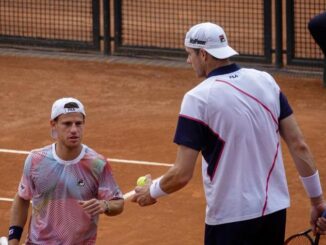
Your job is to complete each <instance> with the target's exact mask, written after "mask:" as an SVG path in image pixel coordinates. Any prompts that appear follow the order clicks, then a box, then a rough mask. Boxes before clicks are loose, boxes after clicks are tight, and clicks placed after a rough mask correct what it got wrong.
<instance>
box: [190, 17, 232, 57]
mask: <svg viewBox="0 0 326 245" xmlns="http://www.w3.org/2000/svg"><path fill="white" fill-rule="evenodd" d="M185 46H186V47H188V48H195V49H200V48H202V49H204V50H206V51H207V52H208V53H209V54H211V55H212V56H214V57H215V58H218V59H227V58H229V57H231V56H234V55H238V52H237V51H235V50H234V49H233V48H231V47H230V46H229V45H228V40H227V38H226V35H225V32H224V30H223V29H222V27H220V26H218V25H216V24H213V23H210V22H206V23H201V24H197V25H195V26H193V27H191V28H190V29H189V31H188V32H187V34H186V38H185Z"/></svg>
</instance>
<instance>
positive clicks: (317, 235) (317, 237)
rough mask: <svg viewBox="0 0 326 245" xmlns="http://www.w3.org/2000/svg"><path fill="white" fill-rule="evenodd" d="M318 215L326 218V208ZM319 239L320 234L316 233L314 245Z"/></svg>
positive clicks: (316, 244)
mask: <svg viewBox="0 0 326 245" xmlns="http://www.w3.org/2000/svg"><path fill="white" fill-rule="evenodd" d="M320 217H324V218H326V210H324V212H323V213H322V215H321V216H320ZM319 239H320V234H319V233H317V234H316V238H315V242H314V245H318V244H319Z"/></svg>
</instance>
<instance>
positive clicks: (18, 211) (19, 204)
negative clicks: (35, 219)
mask: <svg viewBox="0 0 326 245" xmlns="http://www.w3.org/2000/svg"><path fill="white" fill-rule="evenodd" d="M29 204H30V202H29V201H27V200H24V199H22V198H20V197H19V196H18V195H17V194H16V196H15V199H14V202H13V204H12V207H11V211H10V226H20V227H24V226H25V224H26V221H27V217H28V208H29Z"/></svg>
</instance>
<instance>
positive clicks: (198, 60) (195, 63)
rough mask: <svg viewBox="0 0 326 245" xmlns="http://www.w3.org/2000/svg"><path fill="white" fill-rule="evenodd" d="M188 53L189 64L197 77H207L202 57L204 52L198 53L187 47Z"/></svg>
mask: <svg viewBox="0 0 326 245" xmlns="http://www.w3.org/2000/svg"><path fill="white" fill-rule="evenodd" d="M186 52H187V54H188V57H187V63H188V64H191V66H192V68H193V70H194V71H195V73H196V75H197V77H206V73H205V66H204V65H205V62H204V57H203V55H202V50H200V51H199V52H198V53H197V52H196V51H195V50H194V49H192V48H188V47H186Z"/></svg>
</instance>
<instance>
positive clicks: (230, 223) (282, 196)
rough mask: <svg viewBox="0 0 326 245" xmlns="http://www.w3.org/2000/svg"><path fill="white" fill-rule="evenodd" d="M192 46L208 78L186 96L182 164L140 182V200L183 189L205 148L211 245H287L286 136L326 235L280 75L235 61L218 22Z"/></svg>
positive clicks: (309, 159)
mask: <svg viewBox="0 0 326 245" xmlns="http://www.w3.org/2000/svg"><path fill="white" fill-rule="evenodd" d="M185 47H186V52H187V53H188V59H187V62H188V63H189V64H191V65H192V67H193V69H194V71H195V73H196V75H197V76H198V77H203V78H205V79H204V81H202V82H201V83H200V84H198V85H197V86H196V87H194V88H193V89H191V90H190V91H188V92H187V93H186V94H185V96H184V98H183V101H182V105H181V111H180V114H179V120H178V125H177V129H176V133H175V138H174V142H175V143H176V144H178V152H177V157H176V161H175V164H174V165H173V166H172V167H171V168H170V169H169V170H168V171H167V172H166V173H165V174H164V175H163V176H162V177H160V178H159V179H157V180H155V181H153V182H152V183H151V184H148V185H145V186H144V187H136V189H135V191H136V194H135V195H134V197H133V199H132V200H133V201H134V202H137V203H138V204H139V205H141V206H146V205H151V204H154V203H155V202H156V199H157V198H159V197H162V196H165V195H167V194H170V193H173V192H175V191H177V190H179V189H181V188H183V187H184V186H185V185H186V184H187V183H188V182H189V181H190V179H191V178H192V175H193V171H194V168H195V164H196V160H197V157H198V155H199V152H201V154H202V176H203V183H204V189H205V195H206V203H207V206H206V219H205V223H206V224H205V238H204V243H205V245H240V244H241V245H249V244H250V245H262V244H264V245H282V244H283V243H284V234H285V223H286V209H287V208H288V207H289V205H290V197H289V192H288V187H287V182H286V176H285V170H284V165H283V158H282V151H281V139H280V137H282V138H283V139H284V141H285V143H286V144H287V146H288V148H289V151H290V153H291V155H292V158H293V160H294V163H295V165H296V167H297V170H298V173H299V175H300V178H301V180H302V183H303V186H304V187H305V189H306V191H307V194H308V197H309V198H310V201H311V225H312V227H313V229H314V231H316V230H317V226H318V227H319V228H318V229H319V230H320V231H321V232H323V233H325V228H326V226H325V224H326V223H325V222H326V219H325V218H319V216H320V215H321V214H322V212H323V211H324V210H325V209H326V204H325V201H324V198H323V193H322V188H321V183H320V180H319V174H318V170H317V168H316V166H315V164H314V160H313V156H312V154H311V152H310V150H309V147H308V146H307V144H306V142H305V140H304V138H303V135H302V133H301V131H300V129H299V127H298V124H297V122H296V120H295V117H294V115H293V111H292V109H291V107H290V105H289V103H288V101H287V99H286V97H285V95H284V94H283V93H282V91H281V90H280V88H279V86H278V85H277V83H276V82H275V80H274V79H273V77H272V76H271V75H269V74H268V73H266V72H262V71H258V70H256V69H247V68H242V67H240V66H238V65H237V64H235V63H232V62H231V61H230V60H229V58H230V57H232V56H234V55H236V54H238V53H237V52H236V51H235V50H234V49H233V48H231V47H230V46H229V45H228V42H227V38H226V35H225V33H224V30H223V29H222V28H221V27H220V26H218V25H216V24H213V23H200V24H198V25H195V26H193V27H191V28H190V30H189V31H188V32H187V34H186V38H185Z"/></svg>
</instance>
